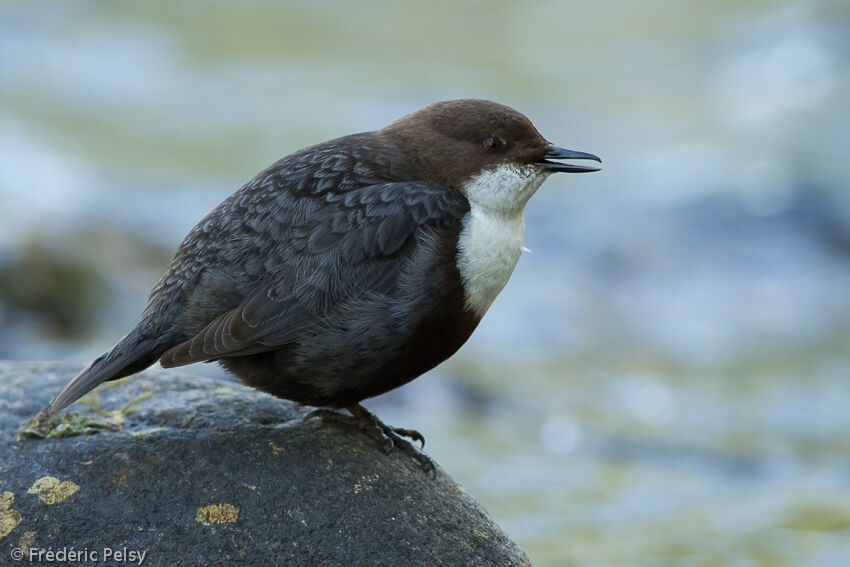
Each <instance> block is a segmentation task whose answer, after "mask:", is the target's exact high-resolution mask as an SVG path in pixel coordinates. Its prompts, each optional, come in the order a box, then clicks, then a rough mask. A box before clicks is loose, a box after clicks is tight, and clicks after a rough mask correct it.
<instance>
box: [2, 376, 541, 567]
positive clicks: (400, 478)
mask: <svg viewBox="0 0 850 567" xmlns="http://www.w3.org/2000/svg"><path fill="white" fill-rule="evenodd" d="M78 370H79V367H77V366H72V365H68V364H59V363H17V362H0V564H4V565H5V564H7V561H8V558H9V557H12V558H13V559H19V557H20V553H21V551H22V550H23V551H25V552H30V551H32V553H33V556H32V557H30V558H27V557H26V556H24V557H23V558H22V559H19V560H20V562H21V563H25V562H27V561H32V562H39V561H42V562H44V563H48V562H53V561H56V562H60V561H62V559H61V557H64V558H65V559H64V561H66V562H67V563H71V564H73V563H82V564H86V563H87V562H89V563H96V562H101V563H102V562H108V563H109V564H110V565H111V564H114V563H115V564H128V565H129V564H136V565H138V564H140V562H142V561H143V564H145V565H219V564H222V563H225V562H233V563H234V564H238V565H274V564H285V565H304V566H311V567H312V566H317V565H328V566H331V565H340V566H343V565H344V566H346V567H348V566H356V565H368V566H372V565H386V566H393V567H397V566H415V565H428V566H433V565H452V566H454V565H458V566H475V565H493V566H496V565H498V566H500V567H502V566H512V565H529V561H528V558H527V557H526V556H525V554H524V553H523V552H522V550H521V549H519V548H518V547H517V546H516V545H515V544H514V543H513V542H512V541H511V540H510V539H509V538H508V537H507V536H506V535H505V534H504V533H503V532H502V531H501V530H500V529H499V527H498V526H496V525H495V524H494V523H493V521H492V520H491V519H490V518H489V517H488V515H487V513H486V512H485V511H484V510H483V509H482V508H481V506H479V505H478V504H477V503H476V502H475V501H474V500H473V499H472V498H471V497H470V496H469V495H468V494H466V493H465V492H464V491H463V489H462V488H461V487H459V486H458V485H457V484H456V483H455V482H454V481H452V479H451V478H450V477H449V476H448V475H447V474H446V472H445V471H443V470H442V469H439V470H438V474H437V478H436V479H435V480H431V479H430V478H429V477H428V476H427V475H426V474H424V472H423V471H422V469H421V468H420V467H419V465H418V464H416V463H414V462H411V461H410V460H409V459H408V458H407V457H406V456H404V455H402V454H400V453H399V452H398V451H393V452H391V453H390V454H389V455H385V454H384V453H383V452H382V450H381V448H380V447H379V446H378V445H377V444H376V443H375V442H374V441H373V440H372V439H371V438H369V437H366V436H365V435H364V434H363V433H362V432H360V431H358V430H354V429H352V428H350V427H345V426H343V425H338V424H331V423H322V422H319V421H315V420H313V421H308V422H307V423H302V422H301V418H302V417H303V416H304V415H305V413H306V412H307V410H305V409H304V408H301V407H299V406H297V405H294V404H291V403H288V402H285V401H282V400H278V399H276V398H273V397H271V396H268V395H266V394H263V393H260V392H257V391H255V390H252V389H250V388H246V387H244V386H241V385H239V384H236V383H231V382H223V381H216V380H213V379H209V378H199V377H193V376H189V375H186V374H181V373H178V372H172V371H159V370H152V371H147V372H143V373H141V374H139V375H136V376H135V377H133V378H132V379H129V380H126V381H121V382H116V383H111V384H110V385H108V386H107V387H106V388H105V389H101V390H100V391H99V393H98V394H97V395H96V396H89V397H88V398H86V400H85V401H86V403H82V402H81V403H78V404H77V405H75V406H72V408H71V410H72V411H75V412H81V413H82V415H72V416H71V417H70V418H69V417H63V418H62V419H60V421H59V422H58V423H55V424H53V427H52V428H47V429H45V428H41V429H39V428H33V427H30V428H28V429H27V428H24V430H22V432H23V434H24V438H21V439H20V440H16V438H15V437H16V432H17V430H18V429H19V427H20V426H21V425H22V424H23V423H24V422H26V421H27V420H28V418H30V417H31V416H32V415H34V414H35V413H37V412H38V411H39V410H40V409H41V408H43V407H44V406H45V405H46V404H47V402H48V400H49V399H50V398H51V396H52V395H53V394H55V393H56V392H58V391H59V390H60V389H61V387H62V386H63V385H64V384H65V383H66V382H67V381H68V380H69V379H70V378H71V377H72V376H73V375H74V374H75V373H76V372H77V371H78ZM113 384H114V385H115V386H114V387H110V386H112V385H113ZM402 425H403V424H402ZM80 433H92V434H80ZM39 437H43V438H39ZM51 552H52V553H53V555H49V553H51ZM37 553H41V556H38V555H36V554H37ZM61 553H64V556H60V555H59V554H61ZM142 553H144V554H145V555H144V558H142V555H141V554H142ZM73 554H76V555H73ZM92 554H94V556H93V555H92ZM8 564H14V562H11V563H8Z"/></svg>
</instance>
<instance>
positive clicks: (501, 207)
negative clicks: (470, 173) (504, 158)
mask: <svg viewBox="0 0 850 567" xmlns="http://www.w3.org/2000/svg"><path fill="white" fill-rule="evenodd" d="M546 177H547V174H546V173H545V172H542V171H541V170H540V169H539V168H537V167H534V166H524V167H523V166H515V165H509V164H505V165H501V166H499V167H496V168H493V169H489V170H485V171H483V172H481V173H480V174H478V175H477V176H475V177H473V178H472V180H470V182H469V183H467V184H466V185H465V186H464V189H465V193H466V197H467V199H468V200H469V204H470V211H469V213H467V215H466V216H465V217H464V219H463V229H462V230H461V233H460V238H459V240H458V257H457V263H458V269H459V271H460V276H461V279H462V280H463V286H464V292H465V296H466V307H467V308H468V309H471V310H472V311H473V312H474V313H476V314H477V315H478V316H479V317H481V316H483V315H484V313H485V312H486V311H487V309H488V308H489V307H490V305H491V304H492V303H493V300H494V299H496V296H497V295H498V294H499V292H500V291H502V288H504V287H505V284H506V283H508V278H510V276H511V273H512V272H513V271H514V267H515V266H516V264H517V261H518V260H519V256H520V253H521V252H522V248H523V244H524V241H525V221H524V220H523V218H522V210H523V207H525V203H526V202H527V201H528V199H529V198H530V197H531V196H532V195H533V194H534V192H535V191H537V188H538V187H540V184H541V183H543V181H544V180H545V179H546Z"/></svg>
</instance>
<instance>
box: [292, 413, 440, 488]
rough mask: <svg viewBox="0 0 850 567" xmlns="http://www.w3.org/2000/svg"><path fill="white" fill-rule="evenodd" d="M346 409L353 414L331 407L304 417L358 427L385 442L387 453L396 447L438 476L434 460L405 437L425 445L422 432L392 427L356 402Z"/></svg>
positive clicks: (423, 468)
mask: <svg viewBox="0 0 850 567" xmlns="http://www.w3.org/2000/svg"><path fill="white" fill-rule="evenodd" d="M345 409H347V410H348V411H349V412H350V413H351V416H347V415H345V414H341V413H339V412H337V411H333V410H329V409H317V410H314V411H312V412H310V413H309V414H307V415H306V416H305V417H304V420H305V421H306V420H308V419H311V418H314V417H318V418H319V419H321V420H322V421H330V422H335V423H344V424H346V425H350V426H354V427H357V428H358V429H361V430H363V431H364V432H366V433H367V434H368V435H371V436H372V437H375V438H377V439H378V440H379V441H380V442H381V443H382V444H383V446H384V452H385V453H387V454H389V452H390V451H392V449H393V447H395V448H397V449H399V450H400V451H401V452H402V453H404V454H405V455H407V456H408V457H409V458H411V459H413V460H414V461H416V462H417V463H419V466H421V467H422V470H424V471H425V472H426V473H427V474H428V475H430V476H431V478H435V477H436V476H437V467H436V465H434V462H433V461H432V460H431V459H430V458H428V457H427V456H426V455H425V454H424V453H422V452H421V451H420V450H419V449H417V448H416V447H414V446H413V444H412V443H411V442H410V441H408V440H407V439H405V437H409V438H410V439H413V440H414V441H419V442H420V443H421V444H422V446H423V447H424V446H425V438H424V437H423V436H422V434H421V433H419V432H418V431H416V430H414V429H404V428H402V427H391V426H389V425H387V424H385V423H384V422H382V421H381V420H380V419H378V418H377V417H376V416H375V414H373V413H372V412H370V411H369V410H367V409H366V408H364V407H363V406H362V405H360V404H354V405H351V406H348V407H346V408H345Z"/></svg>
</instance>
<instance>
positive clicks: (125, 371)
mask: <svg viewBox="0 0 850 567" xmlns="http://www.w3.org/2000/svg"><path fill="white" fill-rule="evenodd" d="M146 331H147V330H146V328H145V326H144V322H143V323H140V324H139V325H138V326H136V328H134V329H133V330H132V331H130V332H129V333H127V334H126V335H125V336H124V338H122V339H121V340H120V341H118V343H116V345H115V346H113V347H112V348H111V349H109V350H108V351H107V352H105V353H103V354H102V355H100V356H99V357H97V358H95V359H94V360H92V361H91V363H90V364H89V365H88V366H86V367H85V368H84V369H83V370H82V372H80V373H79V374H77V376H76V377H75V378H74V379H73V380H71V382H69V383H68V385H67V386H65V387H64V388H63V389H62V391H61V392H59V395H57V396H56V397H55V398H53V400H52V401H51V402H50V404H49V405H48V406H47V413H48V414H49V415H53V414H55V413H57V412H60V411H62V410H63V409H65V408H66V407H68V406H70V405H71V404H73V403H74V402H76V401H77V400H79V399H80V398H81V397H83V396H85V395H86V394H88V393H89V392H91V391H92V390H93V389H94V388H95V387H96V386H98V385H100V384H102V383H104V382H107V381H109V380H117V379H118V378H123V377H124V376H129V375H131V374H135V373H136V372H140V371H142V370H144V369H145V368H147V367H148V366H150V365H151V364H153V363H154V362H156V360H157V359H158V358H159V356H160V355H161V354H162V352H164V351H165V350H167V346H159V344H158V343H160V341H157V340H156V337H152V336H150V334H149V333H148V332H146Z"/></svg>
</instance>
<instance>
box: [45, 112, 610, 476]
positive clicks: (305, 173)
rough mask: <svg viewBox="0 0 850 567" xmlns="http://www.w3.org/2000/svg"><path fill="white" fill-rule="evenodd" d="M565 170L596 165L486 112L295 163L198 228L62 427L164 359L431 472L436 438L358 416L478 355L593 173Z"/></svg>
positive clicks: (331, 145) (432, 115)
mask: <svg viewBox="0 0 850 567" xmlns="http://www.w3.org/2000/svg"><path fill="white" fill-rule="evenodd" d="M552 159H595V160H597V161H598V158H596V157H595V156H592V155H590V154H583V153H581V152H572V151H569V150H563V149H561V148H556V147H554V146H552V145H551V144H550V143H549V142H547V141H546V140H545V139H544V138H543V137H542V136H541V135H540V134H539V133H538V132H537V130H536V129H535V128H534V126H533V125H532V124H531V122H530V121H529V120H528V119H527V118H526V117H525V116H523V115H522V114H520V113H518V112H516V111H515V110H513V109H511V108H509V107H506V106H503V105H500V104H497V103H493V102H490V101H483V100H459V101H447V102H442V103H435V104H433V105H430V106H428V107H425V108H424V109H421V110H419V111H417V112H414V113H412V114H410V115H408V116H405V117H403V118H401V119H399V120H397V121H396V122H393V123H392V124H390V125H389V126H387V127H386V128H384V129H382V130H378V131H375V132H366V133H361V134H354V135H351V136H345V137H342V138H338V139H336V140H331V141H329V142H325V143H323V144H319V145H316V146H312V147H310V148H306V149H304V150H301V151H299V152H296V153H294V154H292V155H289V156H287V157H285V158H283V159H281V160H280V161H278V162H277V163H275V164H273V165H272V166H271V167H269V168H268V169H266V170H265V171H263V172H261V173H260V174H258V175H257V176H256V177H255V178H254V179H253V180H252V181H250V182H249V183H247V184H246V185H245V186H243V187H242V188H241V189H239V190H238V191H237V192H236V193H234V194H233V195H231V196H230V197H229V198H228V199H227V200H225V201H224V202H223V203H222V204H221V205H219V206H218V207H216V208H215V209H214V210H213V211H212V212H211V213H210V214H208V215H207V216H206V217H205V218H204V219H203V220H201V222H199V223H198V225H197V226H195V228H194V229H192V231H191V232H190V233H189V235H188V236H187V237H186V238H185V239H184V241H183V242H182V243H181V245H180V247H179V249H178V251H177V253H176V255H175V257H174V260H173V261H172V263H171V267H170V268H169V270H168V272H167V273H166V274H165V275H164V276H163V277H162V279H161V280H160V282H159V283H158V284H157V285H156V287H154V289H153V291H152V292H151V296H150V301H149V304H148V307H147V309H146V310H145V311H144V313H143V314H142V318H141V321H140V322H139V323H138V324H137V325H136V326H135V327H134V328H133V329H132V330H131V331H130V332H129V333H128V334H127V335H126V336H125V337H124V338H123V339H121V340H120V341H119V342H118V343H117V344H116V345H115V346H114V347H112V349H110V350H109V351H108V352H106V353H104V354H103V355H101V356H100V357H98V358H97V359H95V360H94V361H93V362H92V363H91V364H90V365H89V366H88V367H87V368H86V369H84V370H83V371H82V372H81V373H80V374H79V375H78V376H77V377H76V378H75V379H74V380H73V381H72V382H71V383H70V384H68V386H66V387H65V389H63V390H62V392H60V393H59V395H58V396H56V398H55V399H54V400H53V401H52V402H51V403H50V405H49V408H48V412H50V413H55V412H57V411H60V410H62V409H63V408H65V407H67V406H68V405H70V404H71V403H73V402H74V401H75V400H77V399H78V398H79V397H80V396H82V395H84V394H85V393H87V392H88V391H90V390H91V389H92V388H94V387H95V386H97V385H98V384H100V383H102V382H104V381H107V380H114V379H117V378H121V377H123V376H127V375H129V374H132V373H134V372H137V371H139V370H142V369H144V368H146V367H147V366H149V365H150V364H153V363H154V362H156V361H157V360H160V361H161V363H162V365H163V366H166V367H172V366H180V365H184V364H189V363H192V362H199V361H218V362H220V363H221V364H222V365H224V366H225V367H226V368H227V369H228V370H230V371H231V372H233V373H234V374H235V375H236V376H238V377H239V378H240V379H241V380H242V381H244V382H246V383H247V384H249V385H252V386H255V387H257V388H260V389H262V390H265V391H267V392H269V393H272V394H274V395H277V396H280V397H283V398H287V399H290V400H294V401H297V402H300V403H304V404H310V405H318V406H330V407H337V408H339V407H346V408H348V409H349V410H350V411H351V413H352V414H353V415H354V417H355V419H356V420H358V423H359V424H361V425H362V424H363V423H367V424H369V425H370V427H374V428H375V429H376V430H379V436H380V437H381V438H383V439H385V440H386V439H389V440H390V441H391V444H392V443H395V444H396V445H398V446H400V447H401V448H403V449H404V450H405V452H407V453H408V454H409V455H412V456H414V458H417V459H419V461H420V463H422V464H423V466H424V467H425V468H427V469H429V470H432V471H433V464H431V462H430V460H428V459H427V458H426V457H424V456H421V455H419V454H416V453H415V452H414V451H415V450H413V448H412V446H410V444H409V443H408V442H406V441H404V440H402V439H400V438H399V436H398V434H399V433H400V434H402V435H406V436H409V437H413V438H414V439H417V438H418V439H421V436H419V435H418V434H416V433H415V432H412V431H408V430H395V429H393V428H390V427H387V426H385V425H383V424H381V423H380V422H379V421H378V420H377V419H376V418H375V417H374V416H371V414H369V413H368V412H367V411H366V410H365V409H364V408H362V406H359V405H358V402H360V401H361V400H363V399H365V398H368V397H371V396H375V395H377V394H380V393H382V392H385V391H387V390H390V389H392V388H395V387H397V386H400V385H401V384H404V383H406V382H408V381H409V380H412V379H413V378H416V377H417V376H419V375H420V374H422V373H423V372H425V371H427V370H429V369H431V368H433V367H434V366H436V365H437V364H439V363H440V362H442V361H443V360H445V359H446V358H448V357H449V356H451V355H452V354H453V353H454V352H455V351H456V350H457V349H458V348H459V347H460V346H461V345H462V344H463V343H464V342H465V341H466V339H467V338H468V337H469V335H470V334H471V333H472V331H473V330H474V328H475V326H476V325H477V324H478V322H479V320H480V318H481V316H482V314H483V312H484V311H485V310H486V309H487V307H489V303H490V302H491V301H492V299H493V298H494V297H495V294H497V293H498V291H499V290H500V289H501V286H503V285H504V283H505V282H506V281H507V277H508V276H509V275H510V272H511V270H512V269H513V266H514V264H515V263H516V260H517V259H518V257H519V248H520V245H521V239H522V227H523V225H522V208H523V207H524V205H525V202H526V201H527V200H528V198H529V197H530V196H531V195H532V194H533V193H534V191H535V190H536V189H537V187H539V185H540V183H542V182H543V180H544V179H545V178H546V176H547V175H549V174H550V173H552V172H556V171H573V172H580V171H594V170H595V168H587V167H583V166H575V165H571V164H565V163H558V162H553V161H551V160H552ZM482 175H483V176H484V177H482ZM482 179H485V180H489V181H482ZM489 183H492V184H494V185H493V186H492V187H491V186H490V185H489ZM470 199H471V200H472V202H473V203H474V204H475V206H476V207H478V208H477V209H476V210H477V211H478V215H477V216H476V215H475V214H472V213H471V205H470V202H471V201H470ZM494 207H495V208H494ZM482 215H483V216H482ZM470 219H472V220H470ZM476 223H477V224H476ZM494 230H495V232H494ZM505 234H507V236H505ZM503 245H504V246H503ZM476 270H480V271H476ZM461 272H463V273H461ZM479 276H480V277H479Z"/></svg>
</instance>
